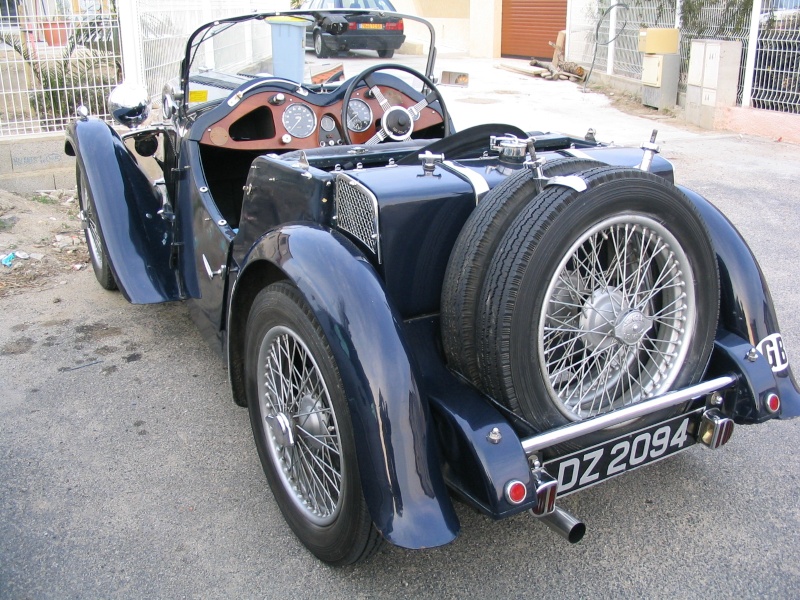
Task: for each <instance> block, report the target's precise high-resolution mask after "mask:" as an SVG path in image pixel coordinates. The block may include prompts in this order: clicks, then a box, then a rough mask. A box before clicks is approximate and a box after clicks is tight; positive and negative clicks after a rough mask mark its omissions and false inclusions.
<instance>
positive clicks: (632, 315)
mask: <svg viewBox="0 0 800 600" xmlns="http://www.w3.org/2000/svg"><path fill="white" fill-rule="evenodd" d="M652 326H653V319H650V318H648V317H646V316H645V315H644V314H643V313H642V312H641V311H639V310H629V311H628V312H626V313H623V314H621V315H620V316H619V318H617V324H616V326H615V327H614V337H616V338H617V339H618V340H619V341H620V342H622V343H623V344H626V345H628V346H635V345H636V344H638V343H639V342H641V341H642V339H644V336H645V335H646V334H647V332H648V331H649V330H650V327H652Z"/></svg>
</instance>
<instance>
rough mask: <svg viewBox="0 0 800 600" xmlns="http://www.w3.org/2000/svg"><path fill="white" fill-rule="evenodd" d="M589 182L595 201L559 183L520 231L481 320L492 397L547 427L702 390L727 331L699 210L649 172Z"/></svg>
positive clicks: (504, 245) (525, 214) (484, 379)
mask: <svg viewBox="0 0 800 600" xmlns="http://www.w3.org/2000/svg"><path fill="white" fill-rule="evenodd" d="M581 177H582V179H583V180H584V182H585V183H586V186H587V189H586V190H585V191H577V190H576V189H573V188H572V187H567V186H561V185H557V186H550V187H547V188H545V189H544V191H542V192H541V193H539V194H538V195H537V196H535V197H534V198H532V199H531V201H530V202H529V203H528V204H527V206H525V208H524V209H523V210H522V211H521V212H520V213H519V214H518V215H517V217H516V218H515V219H514V221H513V222H512V223H511V224H510V226H509V227H508V229H507V230H506V232H505V234H504V235H503V239H502V240H501V241H500V243H499V245H498V247H497V249H496V251H495V252H494V256H493V257H492V261H491V264H490V265H489V269H488V273H487V275H486V279H485V282H484V288H483V291H482V298H483V299H484V302H483V304H482V306H481V310H480V313H479V315H478V327H477V330H476V333H477V336H478V338H477V339H478V340H479V348H478V361H479V363H480V364H481V366H482V367H483V368H482V370H481V383H482V387H483V389H484V391H485V392H486V393H488V394H490V395H491V396H492V397H494V398H495V399H497V400H499V401H500V402H502V403H504V404H505V405H506V406H507V407H508V408H510V409H511V410H513V411H515V412H516V413H517V414H519V415H521V416H522V417H524V418H525V419H527V420H528V421H529V422H530V423H532V424H533V426H534V427H535V428H536V429H537V430H539V431H545V430H549V429H552V428H554V427H559V426H561V425H565V424H568V423H570V422H574V421H578V420H581V419H585V418H589V417H592V416H595V415H597V414H602V413H606V412H609V411H611V410H614V409H616V408H619V407H621V406H626V405H630V404H635V403H637V402H640V401H641V400H643V399H646V398H650V397H654V396H657V395H660V394H663V393H665V392H667V391H669V390H672V389H676V388H681V387H685V386H688V385H691V384H693V383H696V382H697V381H698V380H699V379H700V377H701V376H702V374H703V372H704V371H705V368H706V366H707V364H708V359H709V356H710V354H711V350H712V347H713V343H714V336H715V332H716V327H717V319H718V314H719V275H718V271H717V263H716V255H715V252H714V249H713V247H712V245H711V242H710V238H709V235H708V232H707V230H706V228H705V225H704V222H703V220H702V218H701V217H700V216H699V214H698V212H697V210H696V209H695V207H694V206H693V205H692V204H691V202H690V201H689V200H688V199H687V198H686V197H685V196H684V195H683V194H682V193H681V192H680V191H679V190H678V189H677V188H675V187H674V186H673V185H671V184H670V183H669V182H667V181H665V180H664V179H663V178H661V177H658V176H656V175H653V174H650V173H645V172H642V171H639V170H636V169H627V168H617V167H602V168H598V169H592V170H590V171H586V172H584V173H583V174H582V175H581ZM682 410H684V407H683V406H679V407H676V408H673V409H668V410H665V411H661V412H658V413H655V414H651V415H649V416H647V417H643V418H641V419H637V420H635V421H632V422H629V423H626V424H623V425H620V426H618V427H616V428H613V429H612V430H610V431H609V430H605V431H601V432H598V433H596V434H592V435H589V436H585V437H583V438H581V439H580V442H575V443H567V444H564V445H562V446H561V447H559V448H555V449H553V450H552V452H553V453H555V454H558V453H563V452H565V451H570V450H575V449H579V448H582V447H587V446H589V445H592V444H595V443H598V442H600V441H602V440H605V439H607V438H609V437H616V436H618V435H622V434H624V433H627V432H629V431H633V430H636V429H638V428H641V427H645V426H647V425H650V424H653V423H656V422H659V421H661V420H664V419H666V418H668V417H670V416H672V415H674V414H679V413H680V412H682Z"/></svg>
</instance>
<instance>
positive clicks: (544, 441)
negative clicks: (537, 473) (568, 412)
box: [522, 375, 736, 456]
mask: <svg viewBox="0 0 800 600" xmlns="http://www.w3.org/2000/svg"><path fill="white" fill-rule="evenodd" d="M735 382H736V376H734V375H725V376H723V377H717V378H716V379H711V380H709V381H704V382H703V383H698V384H697V385H693V386H690V387H687V388H683V389H682V390H675V391H674V392H669V393H667V394H664V395H663V396H658V397H656V398H653V399H651V400H645V401H644V402H639V403H638V404H633V405H632V406H627V407H625V408H620V409H619V410H615V411H612V412H609V413H605V414H603V415H600V416H597V417H593V418H591V419H587V420H585V421H578V422H576V423H572V424H570V425H564V426H563V427H559V428H558V429H553V430H552V431H548V432H546V433H542V434H539V435H534V436H532V437H529V438H525V439H524V440H522V448H523V450H525V455H526V456H530V455H531V454H535V453H536V452H538V451H539V450H543V449H545V448H549V447H550V446H555V445H556V444H561V443H563V442H567V441H569V440H574V439H575V438H579V437H581V436H583V435H587V434H589V433H594V432H595V431H600V430H601V429H605V428H606V427H612V426H614V425H619V424H620V423H624V422H626V421H630V420H631V419H637V418H639V417H643V416H645V415H649V414H651V413H654V412H657V411H659V410H663V409H665V408H669V407H671V406H675V405H677V404H683V403H684V402H687V401H689V400H694V399H695V398H699V397H700V396H705V395H707V394H711V393H713V392H716V391H718V390H721V389H722V388H725V387H728V386H729V385H732V384H733V383H735Z"/></svg>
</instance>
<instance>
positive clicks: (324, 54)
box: [314, 31, 331, 58]
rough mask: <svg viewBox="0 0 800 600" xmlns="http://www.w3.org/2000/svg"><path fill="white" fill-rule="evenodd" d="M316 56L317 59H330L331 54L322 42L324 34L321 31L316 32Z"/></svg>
mask: <svg viewBox="0 0 800 600" xmlns="http://www.w3.org/2000/svg"><path fill="white" fill-rule="evenodd" d="M314 54H316V55H317V58H328V57H329V56H330V55H331V53H330V51H329V50H328V48H327V46H325V43H324V42H323V41H322V33H320V32H319V31H315V32H314Z"/></svg>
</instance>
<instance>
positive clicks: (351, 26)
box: [347, 23, 358, 29]
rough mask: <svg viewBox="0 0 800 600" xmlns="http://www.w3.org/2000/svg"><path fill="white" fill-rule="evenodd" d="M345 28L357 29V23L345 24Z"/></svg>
mask: <svg viewBox="0 0 800 600" xmlns="http://www.w3.org/2000/svg"><path fill="white" fill-rule="evenodd" d="M347 28H348V29H358V23H348V24H347Z"/></svg>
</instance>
